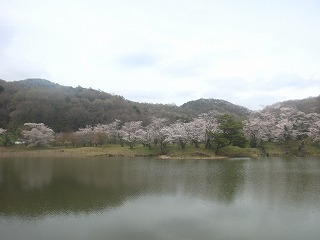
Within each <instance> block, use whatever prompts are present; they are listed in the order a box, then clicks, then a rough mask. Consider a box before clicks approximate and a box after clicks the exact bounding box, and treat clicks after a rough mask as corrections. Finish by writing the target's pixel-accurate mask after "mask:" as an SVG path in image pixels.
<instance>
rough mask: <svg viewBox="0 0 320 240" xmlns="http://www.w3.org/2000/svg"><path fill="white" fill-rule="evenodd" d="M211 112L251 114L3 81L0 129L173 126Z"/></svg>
mask: <svg viewBox="0 0 320 240" xmlns="http://www.w3.org/2000/svg"><path fill="white" fill-rule="evenodd" d="M195 103H197V104H195ZM209 110H217V111H219V112H220V113H227V114H231V115H233V116H235V117H237V118H244V117H245V116H246V115H247V114H248V113H249V110H248V109H246V108H244V107H240V106H237V105H234V104H231V103H228V102H226V101H222V100H214V101H213V100H212V101H203V100H198V101H192V102H190V103H187V104H184V105H183V106H181V107H178V106H176V105H167V104H149V103H137V102H132V101H129V100H126V99H124V98H123V97H122V96H118V95H113V94H109V93H105V92H102V91H99V90H94V89H86V88H82V87H81V86H78V87H75V88H73V87H65V86H61V85H59V84H54V83H52V82H49V81H47V80H42V79H28V80H23V81H16V82H6V81H3V80H0V128H3V129H8V130H11V131H16V130H17V131H18V132H19V131H20V130H21V129H19V128H21V126H22V125H23V124H24V123H25V122H37V123H44V124H45V125H47V126H50V128H52V129H53V130H54V131H55V132H72V131H76V130H77V129H79V128H83V127H85V126H86V125H96V124H97V123H111V122H113V121H114V119H119V120H121V121H122V122H128V121H142V123H143V125H145V126H146V125H148V124H149V123H150V119H151V118H152V117H157V118H166V119H168V120H169V121H170V122H171V123H173V122H175V121H177V120H181V121H185V122H187V121H190V120H192V118H194V117H197V115H198V114H199V113H203V112H208V111H209Z"/></svg>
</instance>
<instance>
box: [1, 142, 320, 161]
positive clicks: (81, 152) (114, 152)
mask: <svg viewBox="0 0 320 240" xmlns="http://www.w3.org/2000/svg"><path fill="white" fill-rule="evenodd" d="M299 147H301V144H300V143H298V142H287V143H270V142H268V143H264V144H263V150H261V149H257V148H248V147H246V148H239V147H236V146H226V147H224V148H222V149H220V150H219V154H218V155H215V154H214V150H211V149H205V148H204V146H200V147H199V148H196V147H194V146H191V145H187V146H186V147H185V149H181V148H179V147H178V146H177V145H168V146H167V147H166V149H165V154H164V155H161V154H160V149H159V147H158V146H153V147H152V149H149V148H148V147H144V146H142V145H137V146H135V147H134V148H133V149H130V148H129V147H128V146H124V147H121V146H120V145H117V144H107V145H105V146H98V147H74V148H73V147H68V148H66V147H62V146H60V147H48V148H33V147H25V146H9V147H0V157H42V156H47V157H117V156H125V157H150V156H153V157H161V158H168V159H169V158H193V159H220V158H224V157H253V158H256V157H259V156H320V147H319V145H316V144H309V143H306V144H304V146H303V148H302V149H300V150H299Z"/></svg>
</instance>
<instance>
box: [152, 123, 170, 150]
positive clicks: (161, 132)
mask: <svg viewBox="0 0 320 240" xmlns="http://www.w3.org/2000/svg"><path fill="white" fill-rule="evenodd" d="M167 123H168V119H166V118H155V117H154V118H152V119H151V123H150V124H149V125H148V126H147V131H148V134H149V135H148V138H149V139H148V141H149V143H150V145H151V143H152V142H153V143H154V144H156V145H159V147H160V152H161V154H164V153H165V147H166V146H167V144H168V143H169V142H170V139H169V136H170V134H169V131H170V130H169V129H168V126H167Z"/></svg>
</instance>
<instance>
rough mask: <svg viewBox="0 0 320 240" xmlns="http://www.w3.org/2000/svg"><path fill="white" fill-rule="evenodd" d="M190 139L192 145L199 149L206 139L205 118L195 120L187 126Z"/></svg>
mask: <svg viewBox="0 0 320 240" xmlns="http://www.w3.org/2000/svg"><path fill="white" fill-rule="evenodd" d="M185 129H186V131H187V135H188V139H189V141H190V143H191V144H192V145H194V146H195V147H197V148H198V147H199V144H200V143H203V142H204V141H205V138H206V121H205V120H204V119H203V118H194V119H193V120H192V121H191V122H189V123H186V124H185Z"/></svg>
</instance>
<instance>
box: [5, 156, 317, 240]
mask: <svg viewBox="0 0 320 240" xmlns="http://www.w3.org/2000/svg"><path fill="white" fill-rule="evenodd" d="M0 239H1V240H9V239H13V240H20V239H23V240H38V239H39V240H40V239H41V240H44V239H45V240H51V239H52V240H53V239H54V240H58V239H63V240H68V239H74V240H82V239H83V240H89V239H90V240H95V239H101V240H102V239H104V240H135V239H137V240H144V239H146V240H162V239H170V240H178V239H179V240H185V239H186V240H187V239H192V240H202V239H203V240H210V239H244V240H250V239H259V240H260V239H262V240H263V239H266V240H270V239H288V240H289V239H290V240H295V239H297V240H301V239H308V240H309V239H317V240H318V239H320V159H312V158H295V159H281V158H266V159H259V160H252V159H230V160H223V161H204V160H156V159H147V158H141V159H124V158H112V159H96V158H90V159H0Z"/></svg>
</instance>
